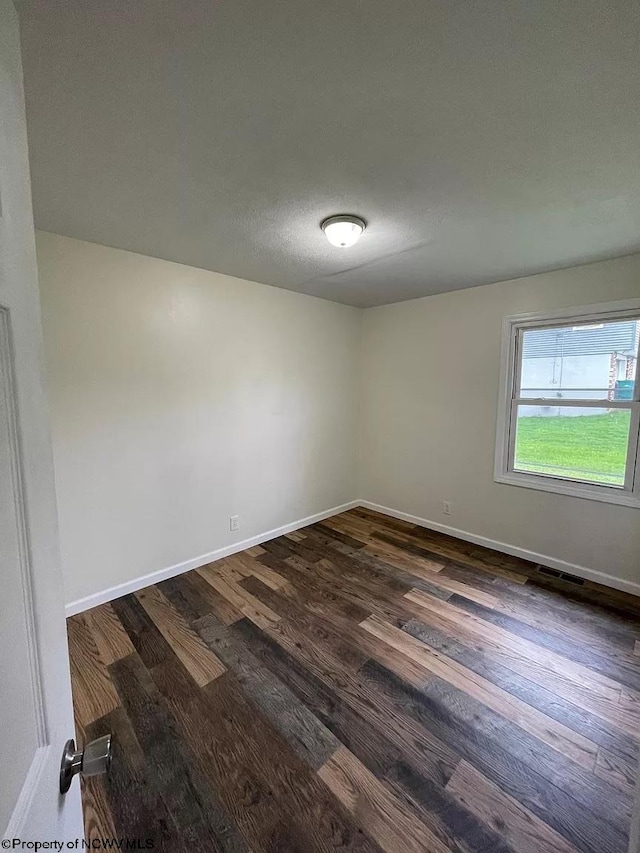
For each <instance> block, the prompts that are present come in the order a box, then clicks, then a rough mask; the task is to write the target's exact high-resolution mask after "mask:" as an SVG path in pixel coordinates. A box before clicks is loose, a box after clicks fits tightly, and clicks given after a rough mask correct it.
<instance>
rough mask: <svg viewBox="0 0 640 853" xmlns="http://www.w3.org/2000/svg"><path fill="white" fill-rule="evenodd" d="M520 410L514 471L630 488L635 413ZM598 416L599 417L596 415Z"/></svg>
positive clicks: (547, 408)
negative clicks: (626, 483) (627, 472)
mask: <svg viewBox="0 0 640 853" xmlns="http://www.w3.org/2000/svg"><path fill="white" fill-rule="evenodd" d="M584 411H585V410H584V409H576V408H573V407H570V406H566V407H562V406H518V418H517V428H516V443H515V459H514V469H515V470H516V471H528V472H530V473H535V474H546V475H547V476H551V477H561V478H564V479H568V480H582V481H587V482H593V483H606V484H608V485H611V486H624V475H625V469H626V464H627V448H628V445H629V427H630V424H631V412H630V410H629V409H618V410H616V411H612V412H607V413H605V414H601V413H600V411H599V410H598V409H588V410H586V411H588V412H591V413H592V414H580V413H581V412H584ZM593 412H596V414H593Z"/></svg>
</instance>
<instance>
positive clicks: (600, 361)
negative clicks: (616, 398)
mask: <svg viewBox="0 0 640 853" xmlns="http://www.w3.org/2000/svg"><path fill="white" fill-rule="evenodd" d="M609 369H610V356H609V355H607V354H605V353H599V354H597V355H570V356H565V357H564V358H563V357H556V358H554V357H546V358H524V359H523V360H522V379H521V388H522V392H521V394H522V396H523V397H547V396H550V397H557V398H558V399H562V400H575V399H578V398H579V399H583V400H584V399H587V400H597V399H599V398H601V397H607V395H608V394H609ZM585 388H594V389H601V390H593V391H585V390H578V389H585ZM527 389H531V390H527ZM607 411H608V409H607V408H603V409H592V408H574V407H561V406H554V405H552V404H551V405H549V406H531V407H530V409H529V410H528V411H527V415H528V416H539V417H552V416H562V417H575V416H576V415H602V414H605V413H606V412H607Z"/></svg>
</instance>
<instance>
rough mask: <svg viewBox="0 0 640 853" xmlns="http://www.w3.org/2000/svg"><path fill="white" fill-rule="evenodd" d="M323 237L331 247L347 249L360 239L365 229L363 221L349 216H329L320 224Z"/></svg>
mask: <svg viewBox="0 0 640 853" xmlns="http://www.w3.org/2000/svg"><path fill="white" fill-rule="evenodd" d="M320 227H321V228H322V230H323V231H324V235H325V237H326V238H327V240H328V241H329V242H330V243H331V245H332V246H337V247H338V248H339V249H348V248H349V246H353V244H354V243H357V242H358V240H359V239H360V235H361V234H362V232H363V231H364V229H365V228H366V227H367V226H366V224H365V221H364V219H360V217H359V216H351V215H350V214H345V213H343V214H340V216H330V217H329V218H328V219H325V220H324V221H323V222H321V223H320Z"/></svg>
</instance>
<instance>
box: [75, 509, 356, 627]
mask: <svg viewBox="0 0 640 853" xmlns="http://www.w3.org/2000/svg"><path fill="white" fill-rule="evenodd" d="M360 503H361V502H360V501H349V503H346V504H342V505H341V506H334V507H331V509H327V510H325V511H324V512H318V513H316V514H315V515H309V516H307V518H300V519H298V520H297V521H292V522H290V523H289V524H284V525H283V526H282V527H277V528H276V529H275V530H268V531H267V532H266V533H260V534H258V535H257V536H252V537H251V538H250V539H243V540H242V542H234V543H233V544H232V545H225V547H224V548H218V549H216V550H215V551H210V552H209V553H208V554H201V555H200V556H199V557H193V558H192V559H191V560H185V561H184V562H183V563H176V565H175V566H168V567H167V568H165V569H159V570H158V571H157V572H151V573H150V574H147V575H141V576H140V577H137V578H134V579H133V580H131V581H126V582H125V583H121V584H118V585H117V586H112V587H109V589H105V590H103V591H102V592H96V593H94V594H93V595H88V596H86V598H79V599H77V601H71V602H69V604H67V605H66V607H65V612H66V615H67V616H75V614H76V613H82V611H83V610H90V609H91V608H92V607H97V606H98V605H99V604H104V603H105V602H107V601H113V599H114V598H120V596H122V595H128V594H129V593H131V592H136V591H137V590H139V589H142V588H143V587H145V586H151V585H152V584H154V583H159V582H160V581H165V580H168V579H169V578H174V577H175V576H176V575H181V574H182V573H183V572H189V571H191V569H197V568H199V567H200V566H205V565H206V564H207V563H213V562H215V561H216V560H221V559H222V558H223V557H230V556H231V554H237V553H238V551H244V550H246V549H247V548H251V547H252V546H254V545H260V544H261V543H262V542H268V541H269V539H276V538H277V537H278V536H284V534H285V533H291V532H292V531H293V530H299V529H300V528H301V527H308V526H309V525H310V524H315V523H316V522H317V521H323V520H324V519H325V518H330V517H331V516H332V515H338V513H341V512H346V511H347V510H348V509H353V508H354V507H357V506H360Z"/></svg>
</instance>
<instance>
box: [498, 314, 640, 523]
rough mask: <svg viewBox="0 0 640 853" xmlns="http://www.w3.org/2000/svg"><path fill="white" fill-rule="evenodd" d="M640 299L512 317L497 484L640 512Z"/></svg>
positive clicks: (507, 327) (506, 341) (507, 330)
mask: <svg viewBox="0 0 640 853" xmlns="http://www.w3.org/2000/svg"><path fill="white" fill-rule="evenodd" d="M639 347H640V300H630V301H628V302H625V303H613V304H609V305H595V306H593V305H592V306H589V307H588V308H584V309H572V310H567V311H562V312H553V313H550V314H544V315H543V314H528V315H521V316H517V317H507V318H506V319H505V321H504V333H503V347H502V376H501V399H500V412H499V420H498V430H497V440H496V463H495V479H496V481H497V482H500V483H510V484H513V485H518V486H525V487H528V488H532V489H541V490H543V491H551V492H559V493H561V494H569V495H574V496H576V497H582V498H591V499H593V500H601V501H608V502H611V503H619V504H625V505H627V506H639V507H640V463H639V460H638V448H639V444H640V442H639V434H640V376H639V375H638V369H637V366H638V354H639V353H638V351H639Z"/></svg>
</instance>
